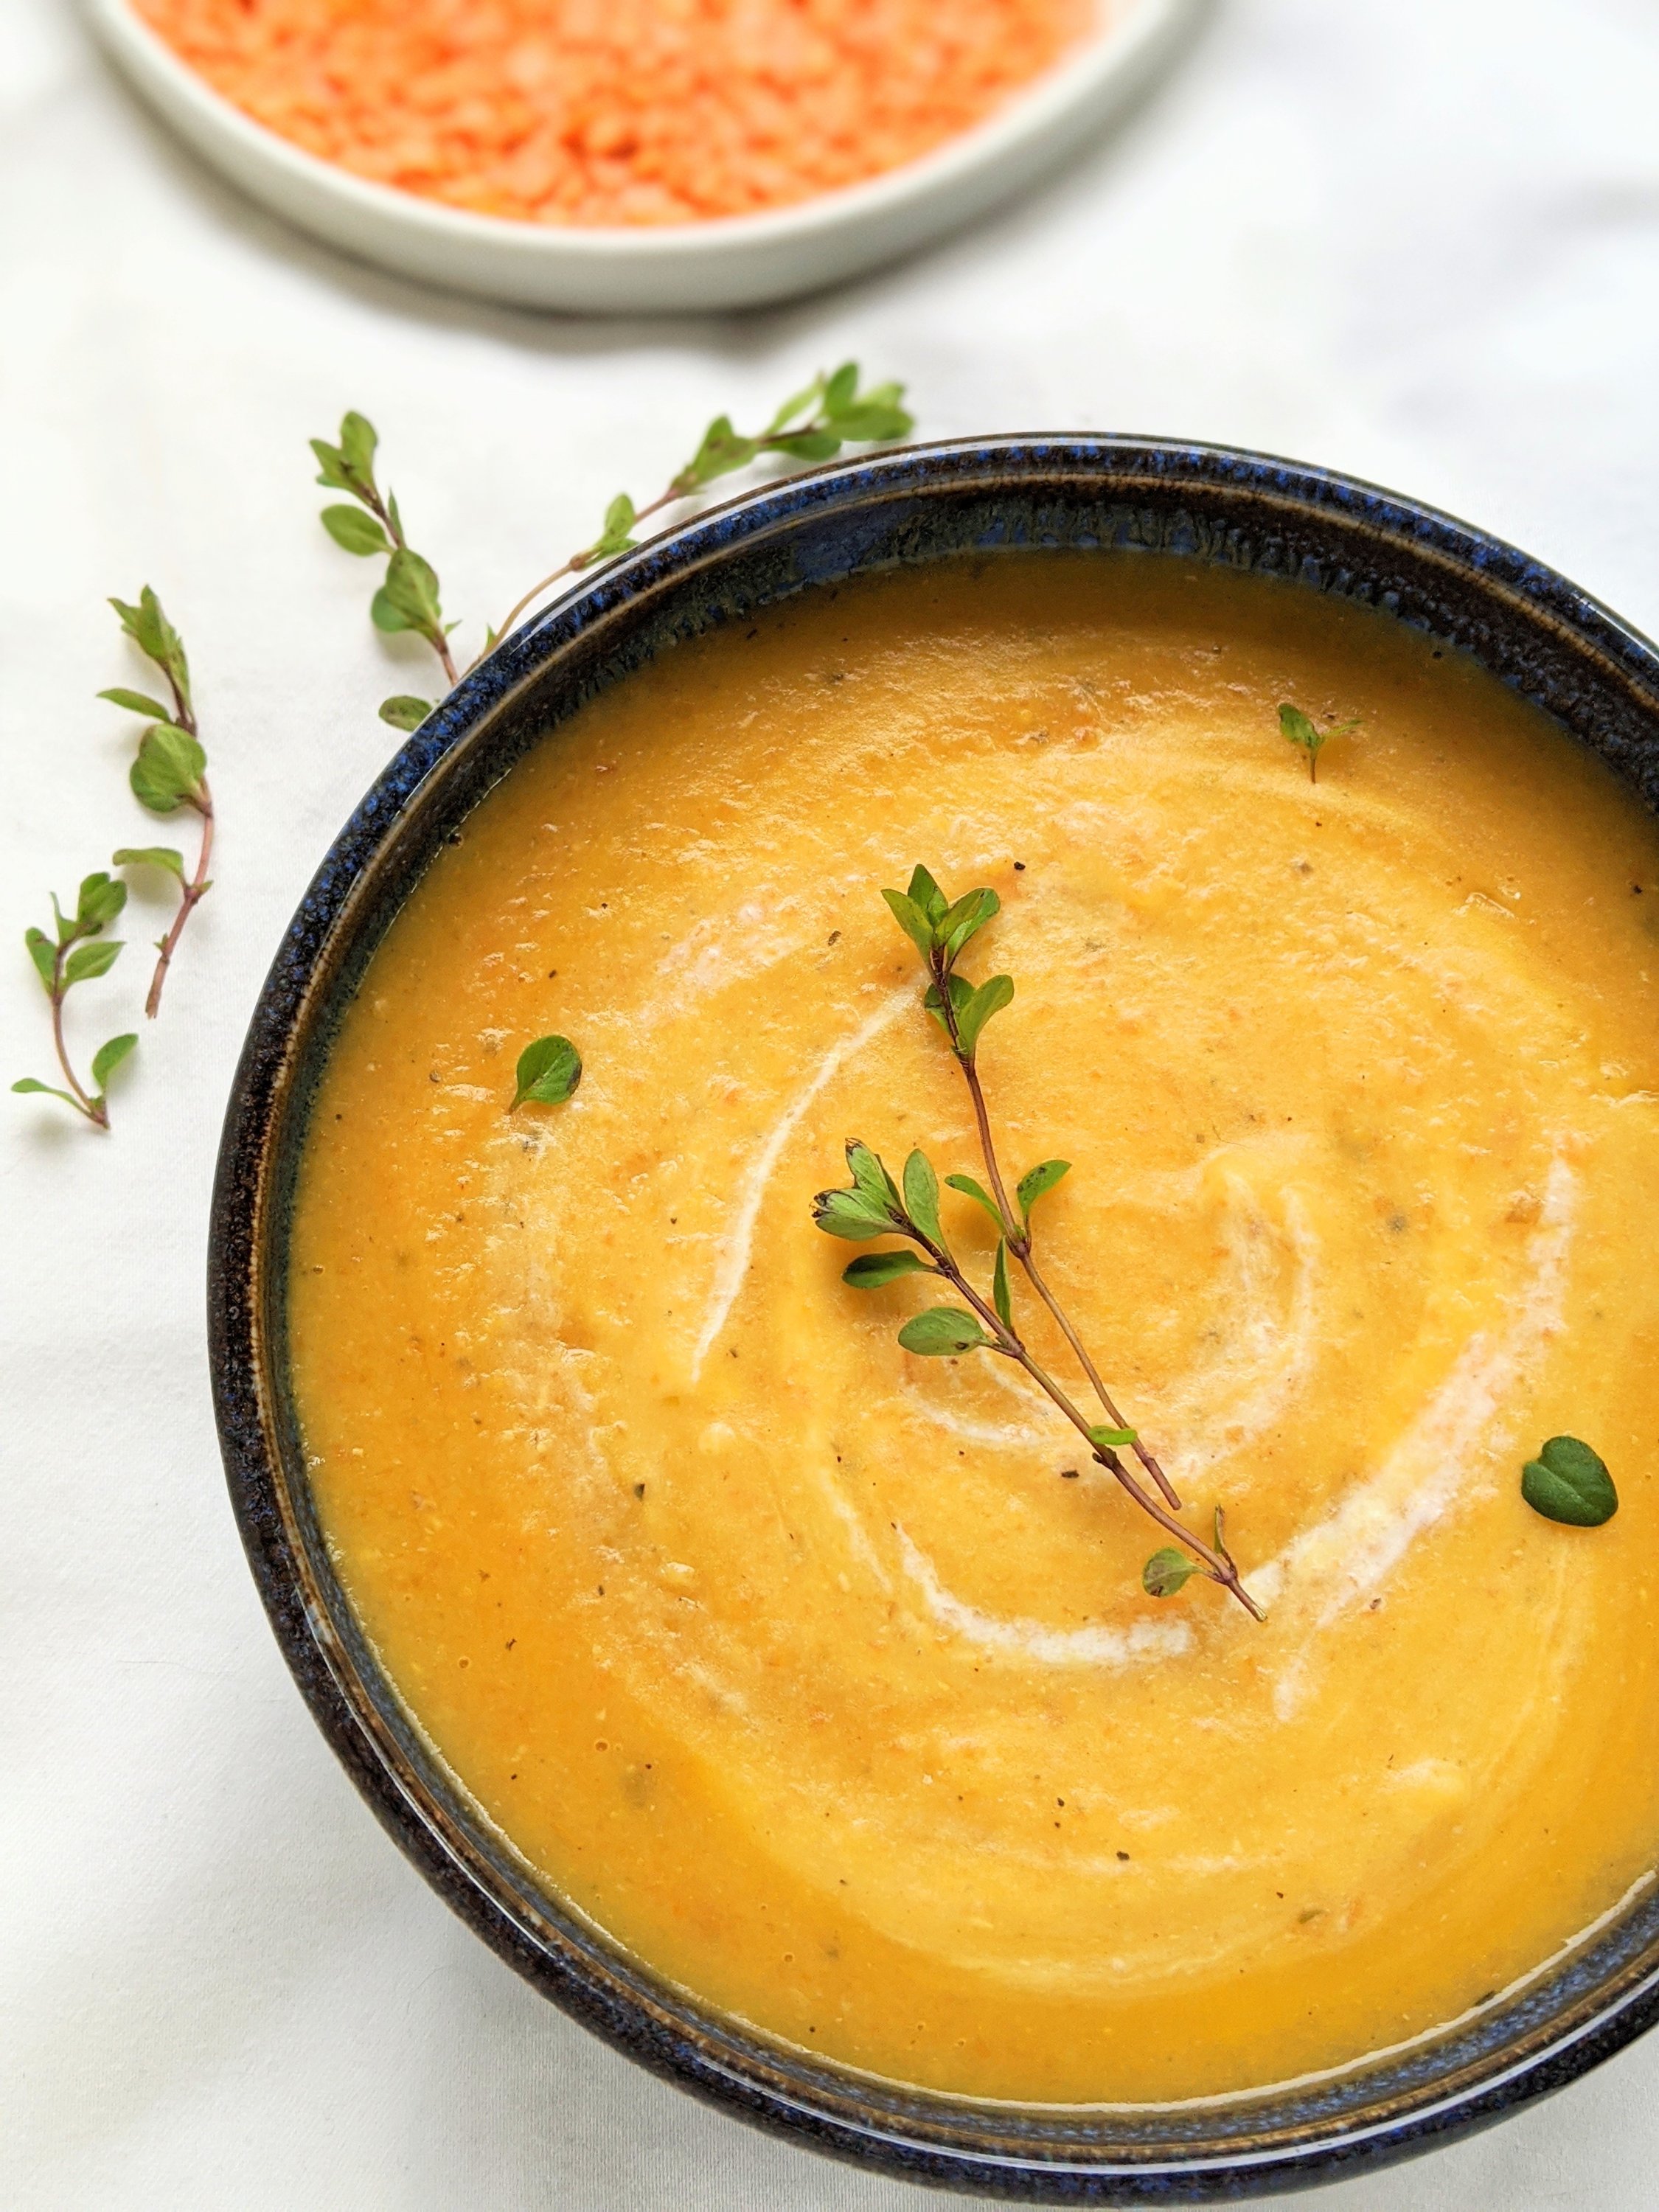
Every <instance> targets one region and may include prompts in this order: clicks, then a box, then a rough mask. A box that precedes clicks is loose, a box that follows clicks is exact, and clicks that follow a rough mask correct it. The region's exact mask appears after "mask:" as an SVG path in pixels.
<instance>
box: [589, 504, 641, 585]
mask: <svg viewBox="0 0 1659 2212" xmlns="http://www.w3.org/2000/svg"><path fill="white" fill-rule="evenodd" d="M635 520H636V518H635V513H634V502H633V501H632V500H631V499H629V496H628V494H627V493H626V492H625V491H624V492H619V493H618V494H617V497H616V498H615V499H613V500H612V501H611V504H610V506H609V507H606V509H605V528H604V529H603V530H602V531H601V532H599V536H598V537H597V538H595V539H594V541H593V543H592V544H591V545H590V546H589V547H588V549H587V550H586V553H585V554H584V555H583V556H582V562H583V566H584V567H586V564H587V562H590V561H604V560H608V559H609V558H610V557H611V555H612V554H616V553H631V552H632V551H633V550H634V544H635V539H634V537H633V534H632V533H633V529H634V524H635Z"/></svg>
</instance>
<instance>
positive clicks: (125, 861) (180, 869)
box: [110, 845, 185, 883]
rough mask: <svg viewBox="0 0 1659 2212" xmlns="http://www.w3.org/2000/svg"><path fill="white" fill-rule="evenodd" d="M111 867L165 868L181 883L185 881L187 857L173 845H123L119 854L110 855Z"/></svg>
mask: <svg viewBox="0 0 1659 2212" xmlns="http://www.w3.org/2000/svg"><path fill="white" fill-rule="evenodd" d="M110 865H111V866H112V867H117V868H165V869H166V871H167V873H168V875H170V876H177V877H178V878H179V882H180V883H183V881H184V880H185V856H184V854H182V853H179V852H175V850H174V849H173V847H172V846H171V845H123V846H122V847H121V848H120V850H119V851H118V852H115V853H112V854H110Z"/></svg>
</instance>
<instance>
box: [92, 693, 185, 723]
mask: <svg viewBox="0 0 1659 2212" xmlns="http://www.w3.org/2000/svg"><path fill="white" fill-rule="evenodd" d="M98 696H99V697H100V699H107V700H109V701H110V702H112V704H113V705H115V706H117V707H125V708H127V710H128V712H129V713H131V714H144V715H148V716H149V719H150V720H151V721H154V722H167V721H171V720H172V719H173V717H172V714H171V712H170V710H169V709H168V708H166V707H164V706H163V705H162V704H161V701H160V700H159V699H152V698H151V697H150V696H149V694H148V693H147V692H143V691H129V690H126V689H125V686H124V685H122V684H114V685H112V687H111V689H110V690H107V691H100V693H99V694H98Z"/></svg>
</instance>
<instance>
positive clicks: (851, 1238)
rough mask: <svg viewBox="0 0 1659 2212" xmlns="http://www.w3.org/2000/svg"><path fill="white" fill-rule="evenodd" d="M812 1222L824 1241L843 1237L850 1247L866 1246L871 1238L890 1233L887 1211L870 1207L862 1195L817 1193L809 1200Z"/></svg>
mask: <svg viewBox="0 0 1659 2212" xmlns="http://www.w3.org/2000/svg"><path fill="white" fill-rule="evenodd" d="M812 1219H813V1222H814V1224H815V1225H816V1226H817V1227H818V1228H819V1229H821V1230H823V1233H824V1235H825V1236H826V1237H845V1238H846V1240H847V1242H848V1243H849V1244H867V1243H869V1241H870V1239H871V1238H872V1237H890V1236H891V1235H892V1233H893V1223H892V1218H891V1217H890V1214H889V1212H888V1211H887V1209H886V1207H885V1206H882V1207H879V1208H878V1207H877V1206H872V1204H871V1202H870V1200H868V1199H866V1197H865V1196H864V1194H863V1193H862V1192H861V1191H856V1190H821V1191H819V1192H818V1194H817V1197H815V1198H814V1199H813V1200H812Z"/></svg>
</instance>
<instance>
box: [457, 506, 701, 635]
mask: <svg viewBox="0 0 1659 2212" xmlns="http://www.w3.org/2000/svg"><path fill="white" fill-rule="evenodd" d="M690 489H695V487H690V488H688V489H686V490H684V491H683V490H681V489H680V480H679V477H675V478H674V481H673V483H671V484H670V485H669V487H668V489H667V490H666V491H664V492H659V494H658V495H657V497H656V498H655V499H653V501H651V503H650V505H649V506H648V507H638V508H636V509H635V514H634V520H635V522H645V521H647V520H649V519H650V517H651V516H652V515H653V514H660V513H661V512H662V510H663V508H664V507H672V506H673V504H674V502H675V501H676V500H680V499H685V498H688V497H689V496H690ZM599 557H600V556H599V555H598V554H597V553H596V552H594V551H593V550H592V548H591V547H589V548H586V549H584V550H583V551H581V552H580V553H573V554H572V555H571V556H570V558H569V559H568V561H562V562H560V563H559V565H558V567H557V568H555V569H553V570H552V571H551V572H550V574H547V575H545V576H544V577H543V578H542V580H541V581H540V583H539V584H532V586H530V589H529V590H528V591H527V592H526V593H525V595H524V597H523V598H522V599H520V600H518V601H517V602H516V603H515V604H514V605H513V606H512V607H510V608H509V609H508V611H507V613H506V615H505V616H503V617H502V618H501V622H499V623H497V624H496V626H495V630H494V632H493V633H492V635H491V636H490V637H489V639H488V640H487V641H485V642H484V644H483V645H482V646H481V647H479V648H478V651H477V653H475V654H474V655H473V658H472V660H471V666H472V667H474V668H476V667H477V665H478V663H479V661H481V660H482V659H483V657H484V655H485V653H489V652H491V651H492V650H493V649H494V646H495V641H496V640H497V639H500V638H503V637H505V636H506V635H507V632H508V630H510V629H512V627H513V623H516V622H517V621H518V619H519V617H520V615H521V614H523V612H524V611H525V609H526V607H528V606H530V605H532V604H533V603H534V601H536V600H537V599H540V597H541V595H542V593H543V592H548V591H551V589H552V588H553V586H554V585H555V584H556V583H558V582H560V581H561V580H562V579H563V578H564V577H566V576H579V575H580V574H581V572H582V570H583V569H584V568H591V567H592V564H593V562H595V561H596V560H598V559H599Z"/></svg>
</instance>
